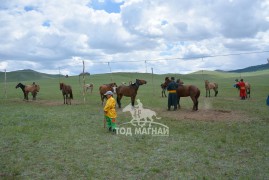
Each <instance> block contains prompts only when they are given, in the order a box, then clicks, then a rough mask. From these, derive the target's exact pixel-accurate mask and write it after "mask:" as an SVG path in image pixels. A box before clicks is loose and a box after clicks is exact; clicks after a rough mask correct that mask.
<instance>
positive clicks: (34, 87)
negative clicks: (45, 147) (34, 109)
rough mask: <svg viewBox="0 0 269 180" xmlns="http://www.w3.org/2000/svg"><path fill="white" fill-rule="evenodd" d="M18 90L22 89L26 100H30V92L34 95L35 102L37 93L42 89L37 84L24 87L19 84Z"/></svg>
mask: <svg viewBox="0 0 269 180" xmlns="http://www.w3.org/2000/svg"><path fill="white" fill-rule="evenodd" d="M17 88H21V90H22V92H23V95H24V99H25V100H28V94H29V92H31V93H32V96H33V100H36V95H37V92H39V90H40V87H39V85H37V84H32V85H23V84H22V83H19V84H17V86H16V89H17Z"/></svg>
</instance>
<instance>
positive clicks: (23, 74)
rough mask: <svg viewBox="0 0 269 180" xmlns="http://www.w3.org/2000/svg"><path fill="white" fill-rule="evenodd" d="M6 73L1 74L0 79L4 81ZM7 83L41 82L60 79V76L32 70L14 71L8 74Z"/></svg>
mask: <svg viewBox="0 0 269 180" xmlns="http://www.w3.org/2000/svg"><path fill="white" fill-rule="evenodd" d="M4 77H5V73H4V72H0V79H4ZM6 77H7V81H9V82H12V81H18V82H19V81H28V80H32V81H34V80H39V79H54V78H59V75H52V74H45V73H40V72H37V71H34V70H31V69H24V70H18V71H12V72H7V73H6Z"/></svg>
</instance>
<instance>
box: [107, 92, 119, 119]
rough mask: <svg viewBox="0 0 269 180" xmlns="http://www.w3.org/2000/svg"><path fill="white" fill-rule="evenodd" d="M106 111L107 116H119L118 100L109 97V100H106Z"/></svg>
mask: <svg viewBox="0 0 269 180" xmlns="http://www.w3.org/2000/svg"><path fill="white" fill-rule="evenodd" d="M104 112H105V116H108V117H110V118H116V117H117V112H116V101H115V99H114V98H113V97H112V96H111V97H110V98H108V100H107V101H106V105H105V107H104Z"/></svg>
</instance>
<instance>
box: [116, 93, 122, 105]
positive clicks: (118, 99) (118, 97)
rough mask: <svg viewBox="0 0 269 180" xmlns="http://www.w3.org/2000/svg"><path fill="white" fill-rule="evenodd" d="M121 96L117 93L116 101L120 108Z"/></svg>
mask: <svg viewBox="0 0 269 180" xmlns="http://www.w3.org/2000/svg"><path fill="white" fill-rule="evenodd" d="M121 98H122V95H120V94H119V95H117V103H118V106H119V108H121V102H120V100H121Z"/></svg>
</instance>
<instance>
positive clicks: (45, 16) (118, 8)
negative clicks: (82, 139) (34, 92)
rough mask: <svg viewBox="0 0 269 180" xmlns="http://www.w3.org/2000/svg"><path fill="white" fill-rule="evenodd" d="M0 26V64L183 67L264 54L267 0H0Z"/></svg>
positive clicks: (67, 70)
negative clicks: (83, 63)
mask: <svg viewBox="0 0 269 180" xmlns="http://www.w3.org/2000/svg"><path fill="white" fill-rule="evenodd" d="M0 27H1V28H0V42H1V46H0V71H4V70H5V69H6V71H14V70H21V69H33V70H35V71H39V72H45V73H51V74H58V73H59V70H60V72H61V74H68V75H76V74H79V73H81V72H82V69H83V66H82V61H84V62H85V66H86V69H85V70H86V71H87V72H89V73H91V74H99V73H109V72H122V71H124V72H151V70H152V69H153V71H154V73H158V74H163V73H181V74H185V73H189V72H193V71H198V70H215V69H221V70H232V69H240V68H244V67H248V66H252V65H259V64H265V63H267V58H269V0H202V1H201V0H0Z"/></svg>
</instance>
